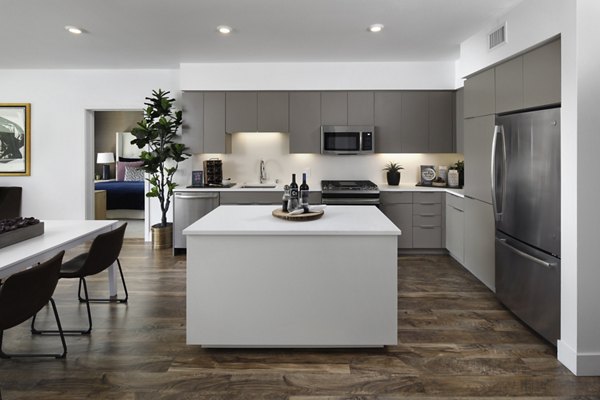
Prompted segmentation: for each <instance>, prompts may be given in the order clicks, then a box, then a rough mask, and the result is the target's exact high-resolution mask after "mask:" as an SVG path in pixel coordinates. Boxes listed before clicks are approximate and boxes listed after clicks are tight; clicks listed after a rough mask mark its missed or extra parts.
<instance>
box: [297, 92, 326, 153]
mask: <svg viewBox="0 0 600 400" xmlns="http://www.w3.org/2000/svg"><path fill="white" fill-rule="evenodd" d="M320 152H321V93H320V92H290V153H320Z"/></svg>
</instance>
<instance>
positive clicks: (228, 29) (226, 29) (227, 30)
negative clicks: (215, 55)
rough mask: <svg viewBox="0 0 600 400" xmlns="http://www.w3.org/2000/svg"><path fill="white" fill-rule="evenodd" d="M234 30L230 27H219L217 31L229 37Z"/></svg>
mask: <svg viewBox="0 0 600 400" xmlns="http://www.w3.org/2000/svg"><path fill="white" fill-rule="evenodd" d="M232 30H233V29H231V27H230V26H227V25H219V26H217V31H219V33H222V34H223V35H227V34H229V33H231V31H232Z"/></svg>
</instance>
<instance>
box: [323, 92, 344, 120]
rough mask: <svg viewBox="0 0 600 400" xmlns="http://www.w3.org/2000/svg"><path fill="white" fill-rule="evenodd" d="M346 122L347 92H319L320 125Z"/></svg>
mask: <svg viewBox="0 0 600 400" xmlns="http://www.w3.org/2000/svg"><path fill="white" fill-rule="evenodd" d="M347 124H348V92H321V125H347Z"/></svg>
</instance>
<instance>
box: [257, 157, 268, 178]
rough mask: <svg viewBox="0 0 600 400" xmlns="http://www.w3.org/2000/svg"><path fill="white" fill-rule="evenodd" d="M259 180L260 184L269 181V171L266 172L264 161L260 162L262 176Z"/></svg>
mask: <svg viewBox="0 0 600 400" xmlns="http://www.w3.org/2000/svg"><path fill="white" fill-rule="evenodd" d="M258 179H259V181H260V183H265V181H266V180H267V171H266V170H265V162H264V161H263V160H260V176H259V178H258Z"/></svg>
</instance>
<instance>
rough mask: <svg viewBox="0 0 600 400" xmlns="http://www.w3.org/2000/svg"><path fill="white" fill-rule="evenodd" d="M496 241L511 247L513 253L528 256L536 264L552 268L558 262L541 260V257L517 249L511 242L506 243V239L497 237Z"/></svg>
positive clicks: (508, 247)
mask: <svg viewBox="0 0 600 400" xmlns="http://www.w3.org/2000/svg"><path fill="white" fill-rule="evenodd" d="M496 243H499V244H501V245H502V246H504V247H506V248H507V249H509V250H510V251H512V252H513V253H515V254H518V255H520V256H521V257H523V258H526V259H528V260H529V261H532V262H534V263H536V264H539V265H542V266H544V267H546V268H552V267H554V266H556V263H553V262H547V261H544V260H540V259H539V258H537V257H535V256H532V255H531V254H527V253H525V252H524V251H521V250H519V249H517V248H516V247H513V246H511V245H510V244H508V243H506V239H499V238H496Z"/></svg>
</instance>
